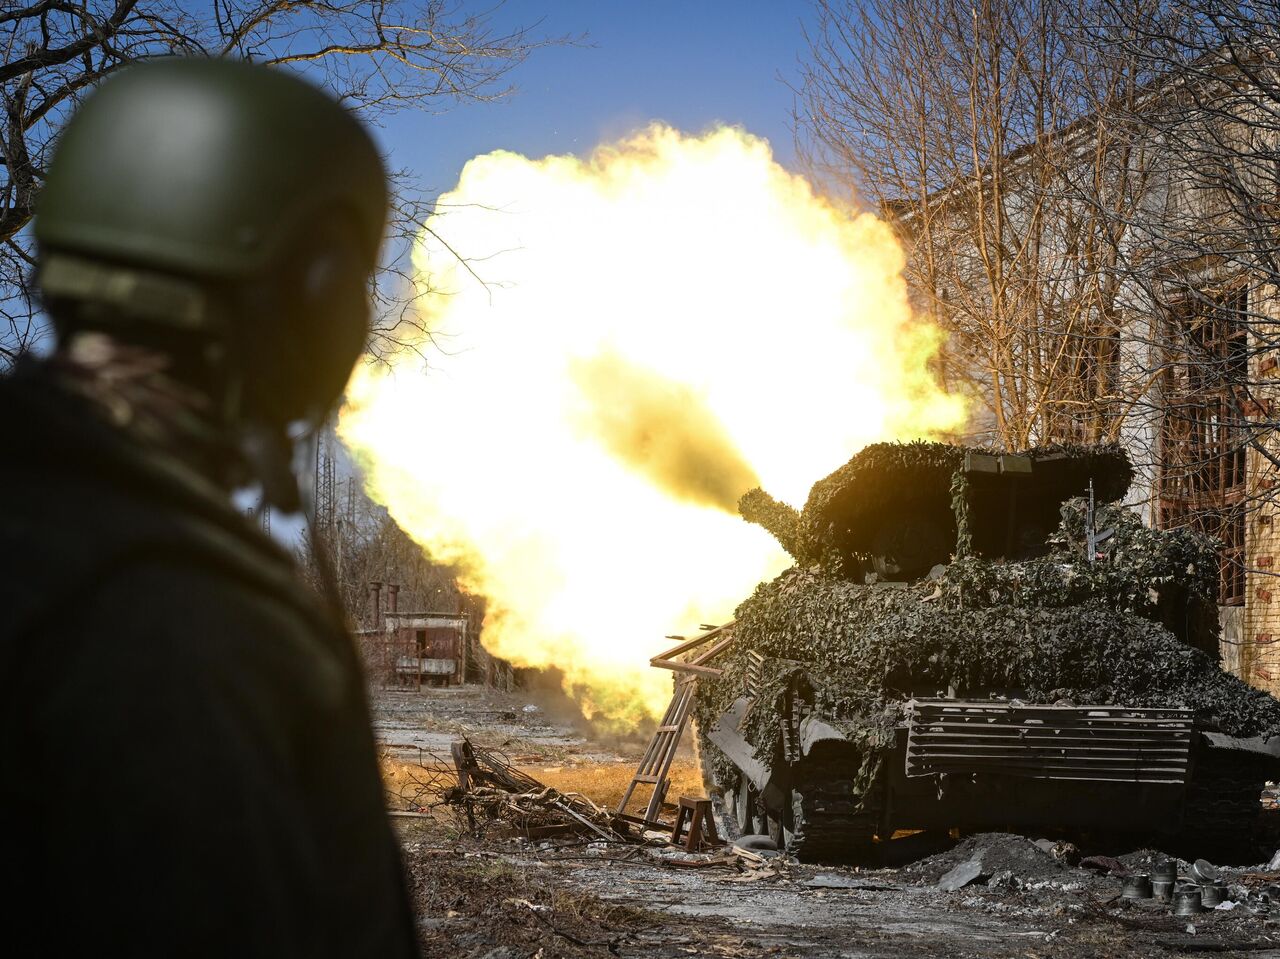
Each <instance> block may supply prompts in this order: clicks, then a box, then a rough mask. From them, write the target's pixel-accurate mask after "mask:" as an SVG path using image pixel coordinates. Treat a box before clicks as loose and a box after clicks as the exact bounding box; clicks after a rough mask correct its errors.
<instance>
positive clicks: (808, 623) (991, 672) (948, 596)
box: [698, 500, 1280, 782]
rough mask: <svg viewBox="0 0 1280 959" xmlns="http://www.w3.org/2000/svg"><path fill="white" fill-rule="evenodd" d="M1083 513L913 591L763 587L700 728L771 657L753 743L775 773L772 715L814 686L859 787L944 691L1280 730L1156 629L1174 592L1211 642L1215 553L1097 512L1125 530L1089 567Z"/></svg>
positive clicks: (1071, 513) (797, 575)
mask: <svg viewBox="0 0 1280 959" xmlns="http://www.w3.org/2000/svg"><path fill="white" fill-rule="evenodd" d="M1084 512H1085V505H1084V503H1083V502H1082V501H1079V500H1076V501H1071V502H1069V503H1068V504H1066V506H1065V507H1064V509H1063V513H1064V523H1063V526H1062V527H1061V529H1060V530H1059V531H1058V533H1057V534H1056V536H1055V537H1054V539H1053V543H1054V545H1055V548H1056V551H1055V552H1054V553H1053V554H1051V555H1049V556H1047V557H1045V558H1043V559H1039V560H1032V561H1028V562H1021V563H988V562H982V561H979V560H972V559H966V560H959V561H957V562H955V563H953V564H951V565H950V566H949V567H947V568H946V570H945V572H944V573H943V575H942V576H941V577H940V578H938V579H930V580H925V581H923V582H920V583H916V584H913V585H909V586H908V585H887V584H879V585H874V586H866V585H861V584H857V583H853V582H850V581H849V580H847V579H844V578H841V577H839V576H836V575H831V574H830V573H828V572H826V571H824V570H822V569H821V568H818V567H813V568H809V569H802V568H794V569H791V570H788V571H787V572H785V573H783V574H782V575H781V576H779V577H778V578H777V579H775V580H773V581H772V582H769V583H764V584H762V585H760V586H759V587H757V589H756V591H755V593H754V594H753V595H752V596H751V598H750V599H748V600H747V601H746V602H744V603H743V604H742V605H741V606H740V607H739V608H738V612H737V622H736V624H735V626H734V627H733V643H732V645H731V646H730V648H729V649H728V650H726V651H725V653H724V654H722V656H721V657H720V659H719V660H718V661H717V665H720V666H722V667H723V668H724V669H725V674H724V676H723V677H722V678H721V679H720V680H717V681H716V682H714V683H705V682H704V691H703V694H702V695H700V696H699V702H698V718H699V721H700V723H702V724H703V726H702V728H709V726H708V725H706V724H708V723H710V722H711V721H712V720H713V719H714V717H716V716H718V715H719V714H720V712H721V711H722V710H723V709H725V708H726V707H727V706H728V705H729V703H730V702H732V700H733V699H734V698H735V697H736V696H737V695H739V692H740V690H741V689H742V686H743V682H744V679H745V676H746V669H747V665H748V658H747V653H748V651H754V652H756V653H758V654H759V655H761V656H763V657H765V662H764V664H763V666H762V667H760V668H758V669H757V670H756V673H757V676H758V679H757V683H756V688H757V691H758V693H759V697H760V705H759V706H757V707H756V708H755V709H753V710H752V712H751V714H750V715H749V718H748V720H747V729H746V730H744V731H745V732H746V734H747V736H748V738H749V739H750V740H751V741H752V742H754V743H756V744H757V756H758V757H759V758H760V759H761V760H762V761H765V762H770V761H772V758H773V757H774V755H776V751H777V749H778V745H779V743H780V737H781V727H780V724H779V713H778V710H776V709H770V708H765V704H766V703H775V702H777V701H778V698H779V697H780V696H781V695H782V694H783V693H784V692H785V691H786V690H787V689H788V688H789V687H790V686H791V684H792V683H793V682H796V681H798V680H800V681H807V682H812V683H813V684H815V685H817V686H820V687H822V689H823V690H824V691H825V693H824V702H823V703H822V708H823V712H824V713H826V714H830V715H834V716H836V717H839V718H840V719H841V725H843V726H844V727H845V731H846V733H848V734H850V735H851V738H852V739H854V740H855V741H857V742H860V743H862V744H864V745H865V746H866V747H870V748H869V749H867V750H866V751H865V753H864V760H865V761H864V763H863V768H862V770H861V775H862V778H866V777H868V776H873V775H874V773H875V771H876V770H877V769H878V758H877V757H878V756H879V755H880V754H881V753H882V752H883V750H880V749H878V748H877V746H878V745H879V744H883V745H884V746H885V747H887V746H888V745H889V743H890V740H888V739H887V738H886V737H885V732H886V730H888V729H891V727H892V725H893V724H894V723H895V722H897V721H898V720H899V719H900V718H901V715H900V710H901V708H902V703H903V701H904V700H905V699H906V698H908V697H909V696H910V695H912V694H916V695H921V696H932V695H936V694H939V693H946V692H947V690H948V689H949V688H954V689H956V690H958V691H961V692H963V691H968V690H983V689H988V688H996V689H1016V690H1019V691H1020V692H1021V694H1022V695H1023V697H1024V698H1025V700H1026V701H1028V702H1033V703H1052V702H1056V701H1058V700H1061V699H1065V700H1069V701H1071V702H1074V703H1079V704H1082V705H1084V704H1093V703H1098V704H1112V705H1120V706H1188V707H1191V708H1192V709H1194V710H1195V711H1196V714H1197V716H1198V717H1199V718H1200V719H1201V720H1203V721H1205V722H1210V723H1216V724H1217V725H1218V727H1219V728H1220V729H1221V730H1222V731H1223V732H1225V733H1228V734H1230V735H1234V736H1246V737H1247V736H1256V735H1271V734H1275V733H1280V702H1277V701H1276V700H1275V699H1274V698H1272V697H1271V696H1269V695H1267V694H1266V693H1264V692H1261V691H1258V690H1254V689H1252V688H1250V687H1249V686H1247V685H1246V684H1245V683H1243V682H1241V681H1240V680H1239V679H1237V678H1236V677H1234V676H1231V675H1230V674H1228V673H1225V672H1223V671H1222V670H1221V669H1220V668H1219V667H1218V665H1217V662H1216V660H1215V659H1214V657H1212V656H1210V655H1208V654H1206V653H1205V652H1202V651H1200V650H1197V649H1193V648H1191V647H1190V646H1188V645H1187V644H1186V643H1184V642H1182V641H1180V640H1179V639H1178V638H1177V637H1176V636H1174V635H1173V633H1171V632H1170V631H1169V630H1168V629H1166V628H1165V627H1164V626H1163V625H1161V623H1160V622H1158V621H1156V620H1157V619H1158V614H1159V603H1160V598H1161V590H1162V589H1163V588H1164V587H1166V586H1168V587H1173V588H1176V589H1179V590H1184V591H1186V592H1187V593H1188V594H1189V595H1190V596H1191V597H1193V598H1197V599H1199V600H1200V602H1198V603H1191V604H1188V605H1187V606H1186V607H1185V609H1187V610H1188V611H1192V612H1193V615H1195V616H1198V617H1199V621H1198V622H1195V623H1193V624H1191V627H1190V628H1191V631H1192V632H1193V633H1195V634H1197V635H1196V636H1194V637H1191V638H1195V639H1199V640H1201V641H1204V640H1206V639H1207V640H1209V641H1213V639H1214V637H1216V633H1217V624H1216V620H1215V619H1214V613H1215V611H1216V607H1215V606H1214V603H1213V596H1214V595H1215V592H1216V583H1217V563H1216V559H1215V555H1214V550H1213V544H1212V543H1211V542H1210V541H1208V540H1206V539H1205V538H1204V537H1201V536H1198V535H1196V534H1194V533H1191V532H1173V533H1171V532H1159V533H1157V532H1154V531H1152V530H1149V529H1146V528H1145V527H1143V526H1142V524H1141V522H1140V521H1139V519H1138V518H1137V517H1136V515H1134V514H1132V513H1131V512H1129V511H1126V510H1123V509H1120V508H1118V507H1116V508H1111V507H1103V508H1100V509H1099V511H1098V515H1097V517H1096V519H1097V523H1098V525H1100V526H1110V527H1112V528H1114V530H1115V532H1114V534H1113V536H1112V537H1111V539H1109V540H1108V541H1107V543H1106V547H1107V552H1108V557H1107V558H1106V559H1104V560H1103V561H1101V562H1098V563H1095V564H1089V563H1086V562H1084V561H1083V549H1082V548H1081V543H1082V542H1083V538H1084ZM724 771H726V772H727V771H728V770H727V769H725V770H724ZM868 782H869V780H868Z"/></svg>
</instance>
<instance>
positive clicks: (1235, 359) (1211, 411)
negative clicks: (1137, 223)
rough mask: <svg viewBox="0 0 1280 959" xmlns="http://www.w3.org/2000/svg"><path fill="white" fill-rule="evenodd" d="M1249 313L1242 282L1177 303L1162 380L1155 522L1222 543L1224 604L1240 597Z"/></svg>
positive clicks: (1234, 602) (1234, 603)
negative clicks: (1200, 533) (1232, 286)
mask: <svg viewBox="0 0 1280 959" xmlns="http://www.w3.org/2000/svg"><path fill="white" fill-rule="evenodd" d="M1247 311H1248V290H1247V289H1246V288H1245V287H1243V286H1239V287H1235V288H1234V289H1230V290H1227V291H1225V292H1216V293H1213V294H1197V295H1195V296H1190V297H1187V298H1186V299H1184V300H1182V301H1181V302H1179V303H1178V304H1176V305H1175V306H1174V308H1173V309H1172V310H1171V311H1170V316H1169V324H1168V334H1169V335H1168V342H1169V345H1168V351H1167V354H1168V355H1167V363H1166V368H1165V371H1164V375H1163V381H1162V393H1163V398H1164V402H1163V405H1162V410H1161V423H1160V459H1159V464H1160V469H1159V477H1158V485H1157V492H1158V497H1159V503H1158V508H1157V510H1156V523H1157V525H1158V526H1159V527H1160V528H1162V529H1170V528H1173V527H1177V526H1191V527H1193V528H1195V529H1198V530H1200V531H1201V532H1204V533H1206V534H1208V535H1210V536H1214V537H1217V538H1218V539H1219V540H1221V541H1222V544H1223V547H1222V568H1221V575H1220V594H1219V599H1218V602H1219V603H1221V604H1222V605H1224V606H1239V605H1242V604H1243V603H1244V595H1245V576H1244V571H1245V556H1244V500H1245V452H1246V447H1245V437H1246V432H1245V425H1246V424H1245V419H1244V412H1243V409H1244V404H1245V395H1244V391H1245V388H1246V386H1247V382H1248V369H1249V352H1248V324H1247V323H1246V322H1245V320H1246V317H1247V315H1248V312H1247Z"/></svg>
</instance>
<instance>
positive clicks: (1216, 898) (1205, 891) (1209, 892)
mask: <svg viewBox="0 0 1280 959" xmlns="http://www.w3.org/2000/svg"><path fill="white" fill-rule="evenodd" d="M1226 900H1227V887H1226V886H1224V885H1222V884H1221V883H1213V884H1212V885H1208V886H1201V887H1200V903H1201V905H1203V906H1204V907H1205V908H1206V909H1212V908H1214V907H1215V906H1217V905H1219V904H1220V903H1223V902H1226Z"/></svg>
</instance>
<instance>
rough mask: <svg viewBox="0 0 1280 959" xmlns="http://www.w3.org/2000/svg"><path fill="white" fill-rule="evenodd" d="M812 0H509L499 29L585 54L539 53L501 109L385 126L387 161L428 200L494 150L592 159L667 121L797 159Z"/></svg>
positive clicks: (516, 77) (475, 107)
mask: <svg viewBox="0 0 1280 959" xmlns="http://www.w3.org/2000/svg"><path fill="white" fill-rule="evenodd" d="M809 17H810V6H809V3H808V2H807V0H775V2H767V0H737V2H731V0H704V2H696V0H691V2H683V3H681V2H673V0H652V2H643V3H642V2H628V0H594V2H593V0H507V3H506V5H505V6H504V7H503V8H502V10H501V11H500V12H499V22H500V23H521V24H525V25H531V24H534V23H535V22H537V21H541V24H540V25H539V26H538V27H536V28H535V31H536V32H537V33H539V34H541V35H544V36H561V35H566V34H568V35H579V34H584V33H585V34H586V35H587V36H586V39H585V40H584V42H583V44H582V45H580V46H571V47H552V48H547V49H543V50H536V51H534V53H533V54H532V55H531V56H530V57H529V59H528V60H527V61H526V62H525V63H523V64H522V65H520V66H519V67H518V68H517V69H516V70H514V71H513V72H512V73H511V74H510V80H511V82H512V83H514V84H515V85H516V86H517V87H518V89H517V91H516V92H515V93H514V94H512V95H511V96H510V97H509V98H507V99H505V100H502V101H499V102H496V103H474V104H466V105H463V106H458V107H454V108H452V109H451V110H449V111H448V112H446V113H443V114H439V115H434V116H433V115H427V114H423V113H416V112H404V113H400V114H397V115H395V116H393V117H391V118H389V119H388V120H387V121H386V122H385V124H384V126H383V127H382V129H381V130H380V131H378V136H379V138H380V140H381V141H382V144H383V146H384V147H385V148H386V150H387V151H388V153H389V155H390V160H391V163H392V164H393V165H394V166H396V167H398V168H407V169H409V170H411V171H413V172H414V173H415V174H417V175H418V177H419V178H420V179H421V182H422V184H423V186H424V187H425V188H427V189H428V190H430V191H431V192H433V193H435V192H441V191H443V190H447V189H449V188H450V187H451V186H453V185H454V183H455V182H456V180H457V177H458V173H459V172H460V171H461V169H462V166H463V164H465V163H466V161H467V160H469V159H470V158H471V157H473V156H477V155H479V154H482V153H487V152H489V151H490V150H495V149H507V150H514V151H517V152H519V153H524V154H526V155H529V156H544V155H546V154H548V153H579V154H581V153H586V152H588V151H589V150H590V149H591V148H592V147H593V146H594V145H595V144H596V143H598V142H601V141H603V140H609V139H615V138H617V137H619V136H621V135H623V134H626V133H628V132H630V131H632V130H635V129H637V128H639V127H642V126H644V125H645V124H646V123H648V122H649V121H651V120H662V121H665V122H667V123H669V124H671V125H672V126H675V127H677V128H679V129H682V130H685V131H689V132H698V131H700V130H703V129H705V128H706V127H708V126H709V125H711V124H713V123H716V122H726V123H734V124H740V125H742V126H744V127H746V129H748V130H749V131H750V132H752V133H754V134H757V135H758V136H763V137H765V138H767V139H768V140H769V141H770V142H771V143H772V144H773V147H774V152H775V155H776V156H777V157H778V158H779V159H780V160H781V161H782V162H783V163H784V164H787V165H791V163H792V161H793V159H794V150H793V148H792V135H791V125H790V113H791V108H792V101H793V95H792V92H791V90H790V89H789V88H788V86H787V84H786V82H784V81H792V82H794V80H795V78H796V74H797V66H796V63H797V58H798V57H799V56H801V55H802V53H803V51H804V48H805V40H804V33H803V29H802V22H803V21H805V20H807V19H808V18H809Z"/></svg>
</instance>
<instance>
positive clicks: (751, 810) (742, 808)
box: [733, 776, 767, 836]
mask: <svg viewBox="0 0 1280 959" xmlns="http://www.w3.org/2000/svg"><path fill="white" fill-rule="evenodd" d="M733 806H734V810H733V811H734V822H735V823H736V824H737V826H738V833H739V835H742V836H757V835H760V834H761V833H763V832H764V831H765V829H766V828H767V824H766V822H765V817H763V816H762V815H760V794H759V793H758V792H757V791H756V787H755V786H753V785H751V780H750V779H748V778H747V777H746V776H741V777H739V779H738V795H737V796H735V797H734V802H733Z"/></svg>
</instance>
